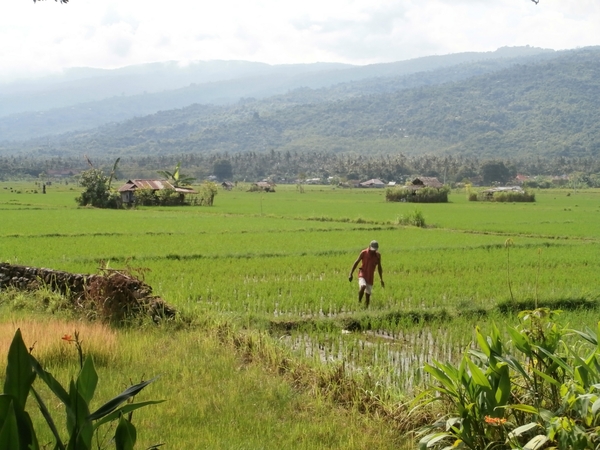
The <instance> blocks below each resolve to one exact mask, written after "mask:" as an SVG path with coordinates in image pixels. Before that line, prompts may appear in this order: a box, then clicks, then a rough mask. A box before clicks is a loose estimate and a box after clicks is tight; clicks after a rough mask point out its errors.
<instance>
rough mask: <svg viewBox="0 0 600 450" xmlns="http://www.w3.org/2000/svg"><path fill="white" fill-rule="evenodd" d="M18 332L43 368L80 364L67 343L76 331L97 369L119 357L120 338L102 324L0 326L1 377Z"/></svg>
mask: <svg viewBox="0 0 600 450" xmlns="http://www.w3.org/2000/svg"><path fill="white" fill-rule="evenodd" d="M18 328H20V329H21V333H22V335H23V340H24V341H25V345H27V347H28V348H29V350H30V352H31V353H32V354H33V355H34V356H35V357H36V358H37V360H38V361H40V363H41V364H42V367H44V368H50V367H53V366H54V367H56V366H64V365H71V364H74V365H77V364H79V360H78V355H77V351H76V349H75V346H74V345H73V343H71V342H69V341H68V340H66V339H65V338H68V337H71V338H74V335H75V332H76V331H77V332H78V333H79V339H80V341H81V342H82V347H83V351H84V354H86V355H91V356H92V357H93V358H94V363H95V364H96V366H106V365H108V364H109V363H111V362H113V361H114V360H115V358H116V355H117V347H118V342H117V334H116V333H115V332H114V331H113V330H111V329H110V328H108V327H107V326H106V325H103V324H101V323H99V322H94V323H87V322H74V321H64V320H49V321H42V320H40V321H35V320H15V321H11V322H7V323H1V324H0V373H4V371H5V370H6V357H7V355H8V349H9V347H10V343H11V342H12V340H13V337H14V335H15V332H16V331H17V329H18Z"/></svg>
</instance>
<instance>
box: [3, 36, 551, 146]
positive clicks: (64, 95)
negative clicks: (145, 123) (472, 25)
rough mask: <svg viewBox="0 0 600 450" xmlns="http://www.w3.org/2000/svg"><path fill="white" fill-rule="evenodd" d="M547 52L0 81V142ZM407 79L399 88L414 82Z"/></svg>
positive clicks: (85, 71)
mask: <svg viewBox="0 0 600 450" xmlns="http://www.w3.org/2000/svg"><path fill="white" fill-rule="evenodd" d="M555 55H556V52H554V51H552V50H543V49H539V48H532V47H514V48H502V49H499V50H497V51H495V52H485V53H474V52H473V53H459V54H454V55H444V56H429V57H424V58H417V59H413V60H408V61H400V62H395V63H388V64H373V65H368V66H350V65H344V64H332V63H316V64H296V65H277V66H271V65H267V64H262V63H252V62H244V61H210V62H196V63H192V64H189V65H187V66H180V65H178V64H177V63H175V62H167V63H155V64H145V65H139V66H131V67H125V68H121V69H115V70H101V69H89V68H80V69H71V70H68V71H66V72H65V73H64V74H62V75H58V76H53V77H47V78H42V79H37V80H28V81H23V82H18V83H11V84H4V85H1V84H0V141H2V140H23V139H28V138H32V137H37V136H45V135H56V134H61V133H65V132H68V131H74V130H84V129H90V128H94V127H97V126H100V125H103V124H107V123H110V122H121V121H124V120H127V119H131V118H133V117H140V116H145V115H149V114H153V113H155V112H158V111H165V110H169V109H175V108H183V107H186V106H189V105H192V104H194V103H200V104H208V103H210V104H218V105H224V104H232V103H235V102H237V101H239V100H240V99H242V98H255V99H263V98H266V97H270V96H274V95H279V94H284V93H286V92H289V91H290V90H294V89H298V88H300V87H307V88H312V89H318V88H327V87H332V86H334V85H336V84H340V83H348V82H356V81H360V80H367V79H377V80H382V79H384V78H390V77H398V76H409V75H414V74H416V73H420V72H431V71H436V70H437V71H439V70H442V69H444V68H448V67H453V66H459V65H462V66H465V65H467V66H468V65H471V66H470V69H468V70H470V72H469V71H468V70H467V69H465V67H462V68H461V69H460V70H461V76H462V77H468V76H473V75H475V74H477V73H478V72H477V71H478V70H479V71H480V72H479V73H483V72H486V71H491V70H498V69H500V68H503V67H506V66H508V65H511V64H516V63H519V62H520V63H526V62H531V61H533V60H536V59H540V58H552V57H554V56H555ZM478 64H484V65H485V67H483V66H479V67H478V66H477V65H478ZM430 79H431V78H430ZM451 79H456V77H455V76H451ZM415 81H416V82H411V83H408V84H407V87H414V86H415V85H418V80H415ZM442 81H444V78H443V77H438V78H437V80H436V82H442ZM355 90H356V89H355ZM359 94H362V93H361V92H359Z"/></svg>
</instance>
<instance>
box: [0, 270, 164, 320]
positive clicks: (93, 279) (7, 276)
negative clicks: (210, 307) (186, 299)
mask: <svg viewBox="0 0 600 450" xmlns="http://www.w3.org/2000/svg"><path fill="white" fill-rule="evenodd" d="M115 275H119V276H120V281H121V282H120V283H119V292H118V293H119V295H120V297H125V301H129V302H130V303H131V305H128V306H133V308H127V310H128V312H133V313H134V314H135V313H140V312H143V313H146V314H149V315H151V316H152V318H153V319H154V320H159V319H160V318H164V317H174V316H175V314H176V310H175V309H174V308H173V307H171V306H169V305H167V304H166V303H165V302H164V301H163V300H162V299H161V298H160V297H157V296H154V295H152V287H150V286H149V285H147V284H145V283H144V282H142V281H141V280H138V279H137V278H134V277H131V276H130V275H128V274H123V273H120V272H118V271H111V272H107V274H106V275H94V274H80V273H70V272H63V271H60V270H52V269H44V268H38V267H29V266H20V265H15V264H8V263H1V262H0V291H1V290H3V289H6V288H8V287H12V288H16V289H20V290H35V289H39V288H41V287H47V288H49V289H51V290H52V291H55V292H60V293H61V294H62V295H64V296H65V297H67V298H68V299H70V300H71V301H72V302H73V304H76V305H82V304H84V303H86V302H85V300H86V299H87V300H89V299H90V293H93V294H94V295H96V294H97V293H98V292H115V291H114V290H112V291H111V289H110V286H108V289H106V288H105V287H106V286H107V285H109V284H110V281H111V280H114V279H115ZM124 278H125V279H126V280H128V281H129V282H127V283H123V282H122V281H123V279H124ZM124 288H125V289H127V290H128V291H127V292H123V289H124ZM93 300H94V301H97V300H98V299H97V298H94V299H93ZM112 300H113V299H111V298H108V297H107V298H102V299H101V301H102V303H103V304H105V303H109V302H111V301H112ZM119 301H120V302H123V299H122V298H121V299H119ZM87 303H89V302H87Z"/></svg>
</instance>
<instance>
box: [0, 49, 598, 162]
mask: <svg viewBox="0 0 600 450" xmlns="http://www.w3.org/2000/svg"><path fill="white" fill-rule="evenodd" d="M383 66H384V67H383V68H384V69H385V70H391V69H390V67H389V66H387V65H383ZM359 69H363V70H373V69H372V67H371V66H367V67H365V68H354V67H353V68H350V69H338V70H333V71H329V72H327V73H328V74H329V75H330V76H331V77H333V76H334V74H335V76H337V75H339V74H340V73H342V72H344V71H345V70H350V71H354V70H359ZM314 75H315V76H316V75H318V74H317V73H315V74H314ZM231 82H232V83H234V82H233V80H232V81H231ZM234 85H235V83H234ZM255 86H258V84H257V85H255ZM188 89H190V90H188ZM193 89H199V88H198V87H195V88H187V89H183V90H179V91H174V92H171V93H169V94H168V95H169V96H170V95H174V94H178V95H179V94H182V95H189V93H190V92H192V91H193ZM231 89H233V87H232V88H231ZM164 94H165V95H167V93H164ZM148 95H149V94H148ZM156 95H157V96H158V95H160V94H156ZM142 97H143V96H142ZM156 98H158V97H156ZM169 98H172V97H169ZM598 104H600V47H590V48H585V49H579V50H571V51H564V52H553V53H540V54H537V55H532V56H526V57H525V59H522V58H519V57H516V58H504V57H503V58H500V59H493V58H492V59H489V60H479V61H469V62H462V63H459V64H455V65H452V66H449V67H446V68H438V69H435V70H428V71H424V72H419V73H413V74H403V75H400V76H387V77H383V76H381V77H367V78H364V79H361V80H358V79H356V80H355V81H352V82H345V83H338V84H333V85H332V86H330V87H319V88H314V89H313V88H309V87H304V88H299V89H296V90H293V91H290V92H287V93H285V94H281V95H274V96H270V97H266V98H263V99H258V98H255V99H249V98H246V99H244V100H242V101H239V102H237V103H236V104H234V105H201V104H195V105H192V106H188V107H185V108H179V109H172V110H167V111H161V112H159V113H156V114H152V115H149V116H144V117H137V118H135V119H131V120H128V121H124V122H120V123H115V124H110V125H105V126H102V127H100V128H97V129H93V130H88V131H82V132H72V133H68V134H65V135H61V136H56V137H46V138H43V139H34V140H29V141H23V142H18V143H11V144H8V143H7V144H5V145H3V146H0V154H10V153H16V152H27V153H28V154H30V155H32V156H44V157H49V156H69V155H80V154H81V153H82V149H85V150H84V151H85V153H87V154H88V155H90V156H92V155H101V156H106V155H110V156H142V155H166V154H171V155H173V154H183V153H203V154H207V153H216V152H229V153H237V152H265V151H271V150H276V151H278V152H282V153H285V152H298V153H299V152H314V151H321V152H336V153H362V154H365V155H374V154H391V153H396V154H397V153H398V152H402V153H404V154H406V155H420V154H425V153H437V154H447V153H454V154H463V155H473V156H478V157H485V158H507V157H528V156H538V157H546V156H552V157H555V156H566V157H598V156H600V110H599V109H598ZM51 116H52V117H53V118H55V119H59V118H60V116H57V115H56V114H52V115H51Z"/></svg>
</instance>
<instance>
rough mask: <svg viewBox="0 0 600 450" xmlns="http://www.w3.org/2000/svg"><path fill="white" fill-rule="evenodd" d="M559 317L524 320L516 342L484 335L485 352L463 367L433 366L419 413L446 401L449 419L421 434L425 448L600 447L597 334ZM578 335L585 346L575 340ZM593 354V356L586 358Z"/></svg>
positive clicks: (480, 340) (546, 313) (537, 315)
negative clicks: (561, 324) (568, 326)
mask: <svg viewBox="0 0 600 450" xmlns="http://www.w3.org/2000/svg"><path fill="white" fill-rule="evenodd" d="M556 314H557V313H556V312H553V311H550V310H548V309H544V308H540V309H536V310H533V311H524V312H522V313H521V314H520V316H519V317H520V319H521V325H520V326H519V327H515V328H509V329H508V331H509V335H510V341H505V340H503V339H502V337H501V336H500V333H499V331H498V329H497V328H496V327H493V329H492V333H491V335H490V336H484V335H483V334H482V333H481V331H480V330H479V329H477V330H476V336H477V344H478V346H479V348H477V349H471V350H468V351H467V352H466V353H465V355H464V356H463V359H462V361H461V363H460V365H459V366H458V367H455V366H453V365H452V364H449V363H441V362H434V363H433V364H426V365H425V371H426V372H427V373H429V375H430V376H431V381H432V384H431V386H430V388H429V389H428V390H427V391H426V392H425V393H424V394H423V395H422V396H420V397H419V398H418V399H417V407H416V409H417V410H418V409H422V408H424V407H425V406H426V405H429V404H430V403H431V402H442V403H443V405H444V407H445V408H446V409H447V411H448V414H447V416H446V417H444V419H443V420H440V421H438V422H436V423H435V424H432V425H429V426H427V427H424V428H423V429H422V430H420V432H419V435H420V436H421V440H420V443H419V446H420V448H421V449H428V448H432V449H443V448H464V449H472V450H481V449H491V448H494V449H514V448H527V449H541V448H561V449H567V448H568V449H581V450H584V449H593V448H598V446H599V445H600V435H598V431H597V430H598V427H599V426H600V384H599V383H600V348H599V346H598V338H597V334H596V333H595V332H593V331H592V330H589V329H587V330H585V331H576V330H567V329H564V328H561V327H559V326H558V325H557V324H556V323H555V322H554V317H555V315H556ZM573 336H577V337H579V338H583V340H584V341H586V342H587V343H589V344H591V346H590V348H588V349H587V350H586V349H584V348H582V347H581V341H579V340H576V341H575V343H573V342H570V343H569V342H568V341H569V339H572V338H573ZM585 352H587V354H584V355H583V356H581V355H582V354H583V353H585Z"/></svg>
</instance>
